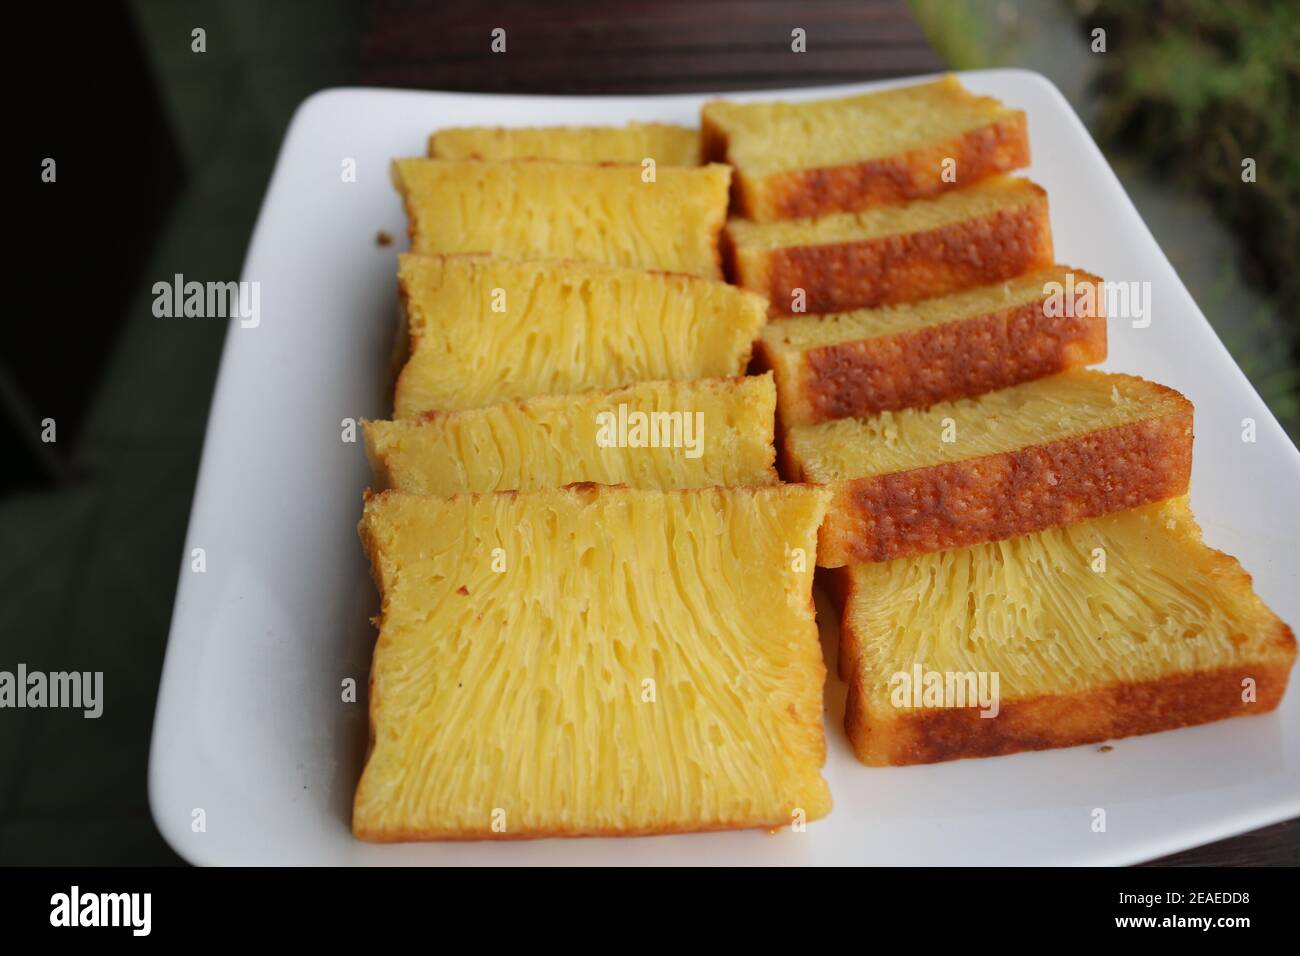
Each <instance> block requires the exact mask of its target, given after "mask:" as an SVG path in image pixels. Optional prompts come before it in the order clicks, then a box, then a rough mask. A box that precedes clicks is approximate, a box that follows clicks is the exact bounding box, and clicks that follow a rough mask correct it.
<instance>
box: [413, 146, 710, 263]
mask: <svg viewBox="0 0 1300 956" xmlns="http://www.w3.org/2000/svg"><path fill="white" fill-rule="evenodd" d="M393 181H394V184H395V185H396V186H397V188H398V191H399V192H401V194H402V196H403V198H404V199H405V201H406V211H407V219H408V221H409V224H410V236H411V251H412V252H414V253H418V254H436V253H457V252H479V253H492V254H495V255H500V256H506V257H511V258H517V259H585V260H588V261H591V262H600V263H605V264H607V265H615V266H626V267H629V268H634V269H658V270H665V271H668V272H684V273H688V274H691V275H700V276H705V277H707V278H710V279H721V278H722V267H721V263H720V259H719V254H718V234H719V232H720V231H721V229H722V226H723V223H724V221H725V219H726V215H727V193H728V187H729V184H730V181H731V168H730V167H729V166H722V165H718V164H710V165H708V166H698V167H681V166H662V167H657V168H656V170H655V175H654V178H653V180H652V181H646V178H645V170H644V169H643V167H642V166H641V164H640V163H635V164H632V163H627V164H620V163H608V164H607V163H600V164H596V163H569V162H554V161H549V160H452V159H399V160H396V161H395V162H394V163H393Z"/></svg>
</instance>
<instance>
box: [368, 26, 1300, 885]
mask: <svg viewBox="0 0 1300 956" xmlns="http://www.w3.org/2000/svg"><path fill="white" fill-rule="evenodd" d="M498 27H500V28H502V29H504V30H505V31H506V32H505V43H506V52H505V53H504V54H502V53H493V52H492V50H491V43H492V31H493V30H494V29H495V28H498ZM795 28H801V29H803V30H804V33H805V36H806V38H807V52H805V53H795V52H793V51H792V50H791V31H792V30H794V29H795ZM942 69H944V63H943V61H942V60H940V59H939V57H938V55H936V54H935V52H934V50H933V49H932V48H931V47H930V45H929V43H928V42H927V41H926V38H925V34H924V33H923V32H922V31H921V28H920V27H919V26H918V25H917V22H916V20H915V19H914V18H913V16H912V14H911V12H910V11H909V10H908V7H907V4H906V3H905V2H903V0H799V2H791V0H721V2H701V0H653V2H642V3H630V2H626V0H605V2H573V3H563V2H553V3H552V2H544V0H531V2H529V0H504V2H496V3H490V4H489V3H483V2H476V0H373V2H372V3H371V4H370V20H369V28H368V32H367V35H366V39H365V47H364V53H363V57H362V65H361V78H362V81H363V82H364V83H367V84H369V85H372V86H389V87H404V88H409V89H430V90H464V91H474V92H481V93H555V94H564V93H569V94H595V93H602V94H619V93H622V94H637V93H641V94H649V93H687V92H695V91H710V90H740V89H761V88H764V87H767V88H779V87H790V86H819V85H824V84H832V83H850V82H854V81H862V80H873V79H882V78H886V77H893V76H909V75H914V74H918V73H933V72H936V71H939V70H942ZM1298 863H1300V820H1291V821H1288V822H1286V823H1281V824H1278V825H1277V826H1272V827H1266V828H1264V829H1262V830H1256V831H1254V832H1253V833H1248V834H1245V835H1243V836H1240V837H1236V838H1234V839H1231V840H1223V841H1220V842H1218V843H1212V844H1210V845H1208V846H1204V847H1199V848H1197V849H1194V850H1188V851H1186V852H1184V853H1178V854H1175V855H1173V856H1169V857H1165V858H1163V859H1160V860H1155V861H1152V863H1151V864H1148V865H1172V866H1215V865H1231V866H1244V865H1259V864H1292V865H1295V864H1298Z"/></svg>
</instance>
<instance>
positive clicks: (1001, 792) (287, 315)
mask: <svg viewBox="0 0 1300 956" xmlns="http://www.w3.org/2000/svg"><path fill="white" fill-rule="evenodd" d="M962 79H963V81H964V82H966V83H967V84H968V85H969V86H970V88H971V89H973V90H975V91H977V92H980V93H987V94H991V95H993V96H997V97H999V98H1001V99H1002V100H1003V101H1004V102H1005V103H1007V104H1009V105H1011V106H1015V107H1019V108H1022V109H1024V110H1026V111H1027V112H1028V115H1029V131H1030V136H1031V139H1032V151H1033V156H1034V159H1035V162H1034V165H1033V167H1032V168H1031V169H1029V170H1028V175H1029V176H1031V177H1032V178H1033V179H1035V180H1036V181H1037V182H1039V183H1041V184H1042V185H1043V186H1044V187H1046V189H1047V191H1048V194H1049V196H1050V203H1051V216H1052V226H1053V232H1054V234H1055V237H1056V247H1057V257H1058V259H1059V261H1061V262H1065V263H1069V264H1070V265H1074V266H1077V267H1079V268H1083V269H1088V270H1090V271H1093V272H1095V273H1098V274H1100V275H1102V276H1104V277H1106V278H1107V279H1109V280H1126V281H1128V280H1136V281H1147V282H1150V283H1151V297H1152V302H1153V309H1152V321H1151V324H1150V326H1149V327H1148V328H1142V329H1138V328H1133V327H1132V324H1131V323H1130V322H1128V321H1123V320H1113V321H1112V322H1111V324H1110V355H1111V358H1110V360H1109V361H1108V362H1107V363H1106V365H1105V366H1104V367H1106V368H1110V369H1115V370H1120V371H1125V372H1133V373H1137V374H1140V375H1143V376H1145V377H1147V378H1151V379H1154V380H1155V381H1158V382H1163V383H1165V384H1167V385H1171V386H1173V387H1174V388H1177V389H1179V390H1180V391H1182V392H1183V393H1184V394H1186V395H1187V396H1188V397H1189V398H1190V399H1191V400H1192V401H1193V402H1194V403H1195V405H1196V446H1195V455H1194V459H1195V466H1194V476H1193V482H1192V487H1193V493H1192V503H1193V506H1194V508H1195V511H1196V514H1197V516H1198V517H1199V519H1200V521H1201V524H1202V526H1203V527H1204V529H1205V532H1206V536H1207V539H1208V541H1209V542H1210V543H1211V544H1212V545H1214V546H1216V547H1218V548H1221V549H1223V550H1225V551H1228V552H1229V553H1231V554H1234V555H1237V556H1238V557H1239V558H1240V559H1241V561H1242V563H1243V564H1244V565H1245V567H1246V568H1247V570H1248V571H1250V572H1251V573H1252V574H1253V575H1254V577H1255V583H1256V586H1257V588H1258V590H1259V593H1260V594H1261V595H1262V596H1263V598H1264V600H1265V601H1267V602H1268V603H1269V605H1270V606H1271V607H1272V608H1273V609H1274V610H1275V611H1277V613H1278V614H1280V615H1281V616H1282V618H1283V619H1284V620H1286V621H1288V622H1289V623H1291V624H1292V625H1293V626H1295V625H1297V624H1300V588H1297V587H1296V584H1297V575H1296V559H1297V542H1300V453H1297V451H1296V448H1295V447H1294V446H1293V445H1292V444H1291V442H1290V441H1289V440H1288V438H1287V437H1286V435H1285V433H1284V432H1283V431H1282V429H1281V428H1280V427H1279V426H1278V424H1277V422H1276V420H1275V419H1274V418H1273V416H1272V415H1271V414H1270V413H1269V412H1268V410H1267V409H1266V408H1265V406H1264V404H1263V402H1262V401H1261V400H1260V398H1259V397H1258V396H1257V395H1256V393H1255V391H1254V389H1252V388H1251V386H1250V384H1249V383H1248V382H1247V380H1246V378H1245V376H1244V375H1243V374H1242V373H1241V371H1240V370H1239V369H1238V368H1237V366H1236V365H1235V364H1234V363H1233V361H1232V359H1231V358H1230V357H1229V355H1228V352H1227V351H1226V350H1225V349H1224V347H1223V345H1222V344H1221V343H1220V342H1219V340H1218V339H1217V338H1216V337H1215V335H1214V333H1213V331H1211V328H1210V325H1209V323H1208V322H1207V321H1206V319H1205V317H1204V316H1203V315H1202V314H1201V312H1200V311H1199V310H1198V309H1197V307H1196V304H1195V303H1194V302H1193V301H1192V298H1191V296H1190V295H1188V293H1187V290H1186V289H1185V288H1184V287H1183V285H1182V283H1181V282H1180V281H1179V279H1178V276H1177V275H1176V274H1175V273H1174V270H1173V269H1172V268H1171V267H1170V265H1169V262H1168V261H1167V260H1166V259H1165V256H1164V255H1163V254H1162V253H1161V251H1160V248H1159V247H1158V246H1157V245H1156V242H1155V240H1154V239H1153V238H1152V236H1151V234H1150V232H1148V231H1147V228H1146V226H1145V225H1144V224H1143V222H1142V220H1141V218H1140V217H1139V216H1138V213H1137V211H1136V210H1135V209H1134V208H1133V205H1132V203H1131V202H1130V201H1129V199H1128V197H1127V196H1126V195H1125V193H1124V190H1123V189H1122V188H1121V186H1120V184H1119V181H1118V180H1117V179H1116V178H1115V175H1114V173H1113V172H1112V171H1111V169H1110V167H1109V166H1108V165H1107V164H1106V161H1105V160H1104V159H1103V157H1102V155H1101V153H1100V151H1099V150H1098V149H1097V147H1096V146H1095V145H1094V144H1093V142H1092V140H1091V138H1090V137H1089V135H1088V133H1087V131H1086V130H1085V129H1084V127H1083V125H1082V124H1081V123H1080V121H1079V120H1078V118H1077V117H1076V116H1075V114H1074V112H1073V111H1072V110H1071V108H1070V106H1069V105H1068V104H1067V102H1066V101H1065V99H1064V98H1063V97H1062V96H1061V94H1060V93H1059V92H1058V91H1057V90H1056V88H1055V87H1054V86H1052V85H1051V83H1049V82H1048V81H1047V80H1045V79H1044V78H1043V77H1041V76H1039V75H1037V74H1035V73H1029V72H1024V71H1019V70H992V71H985V72H976V73H969V74H965V75H963V77H962ZM899 82H901V81H899ZM888 85H897V83H890V84H883V83H876V84H871V83H868V84H858V85H853V86H845V87H836V88H831V89H801V90H790V91H765V92H762V93H748V94H727V95H728V96H734V97H735V98H736V99H752V98H758V97H770V96H780V97H786V98H790V99H804V98H808V97H817V96H828V95H843V94H848V93H854V92H858V91H861V90H867V89H873V88H877V87H883V86H888ZM706 99H709V97H708V96H706V95H689V96H650V97H528V96H491V95H473V94H452V93H417V92H394V91H385V90H366V89H343V90H329V91H326V92H323V93H318V94H316V95H315V96H313V97H311V98H310V99H308V100H307V101H306V102H305V103H303V105H302V106H301V107H300V108H299V109H298V112H297V114H296V116H295V117H294V119H293V122H292V124H291V125H290V128H289V132H288V134H287V136H286V138H285V142H284V147H283V149H282V150H281V152H280V159H279V162H278V163H277V165H276V169H275V174H274V176H273V177H272V179H271V184H270V188H269V189H268V191H267V195H266V200H265V202H264V204H263V206H262V213H261V216H260V218H259V219H258V223H257V228H256V230H255V231H254V233H253V239H252V244H251V246H250V249H249V253H248V260H247V262H246V264H245V267H244V273H243V278H244V279H245V280H251V281H256V282H259V283H260V284H261V323H260V325H259V326H258V327H256V328H241V327H240V324H239V323H238V322H237V321H232V323H231V327H230V330H229V335H228V338H227V339H226V344H225V355H224V357H223V359H222V364H221V373H220V376H219V378H218V381H217V387H216V394H215V396H214V398H213V405H212V415H211V419H210V421H209V424H208V434H207V443H206V446H205V448H204V452H203V462H202V468H201V470H200V474H199V480H198V486H197V491H196V494H195V498H194V508H193V514H192V516H191V519H190V528H189V535H188V538H187V539H186V543H185V560H184V562H183V565H182V570H181V576H180V586H179V590H178V592H177V595H176V607H175V613H174V617H173V620H172V630H171V637H170V640H169V642H168V647H167V657H166V662H165V666H164V670H163V680H162V687H161V690H160V693H159V697H158V710H157V716H156V719H155V724H154V736H153V751H152V754H151V759H150V767H149V798H150V805H151V807H152V809H153V815H154V819H155V821H156V822H157V824H158V827H159V829H160V830H161V831H162V833H163V835H164V836H165V837H166V838H167V840H168V842H169V843H170V844H171V845H172V846H173V847H174V848H175V849H176V851H177V852H178V853H180V854H181V855H182V856H184V857H185V858H186V859H188V860H191V861H193V862H195V863H213V864H219V863H230V864H235V863H239V864H347V863H366V864H374V863H378V864H384V863H395V864H423V863H448V864H489V865H503V864H529V863H546V864H569V863H575V864H577V863H581V864H695V863H699V864H861V863H880V864H924V865H933V864H945V863H952V864H961V863H974V864H990V863H991V864H1002V863H1006V864H1035V863H1045V864H1057V863H1090V864H1120V863H1131V862H1135V861H1139V860H1143V859H1147V858H1151V857H1155V856H1159V855H1161V854H1165V853H1170V852H1173V851H1176V850H1180V849H1183V848H1186V847H1190V846H1193V845H1196V844H1200V843H1205V842H1208V841H1211V840H1215V839H1219V838H1222V837H1226V836H1229V835H1232V834H1235V833H1238V832H1241V831H1244V830H1248V829H1251V828H1254V827H1259V826H1263V825H1265V824H1268V823H1272V822H1275V821H1278V820H1282V819H1284V818H1287V817H1290V816H1295V815H1297V814H1300V726H1298V725H1300V720H1298V719H1297V718H1298V717H1300V688H1292V689H1291V692H1290V693H1289V694H1288V695H1287V697H1286V699H1285V701H1284V702H1283V704H1282V706H1281V707H1280V708H1279V709H1278V711H1276V712H1275V713H1273V714H1269V715H1266V716H1262V717H1253V718H1245V719H1236V720H1229V721H1225V722H1222V723H1218V724H1212V725H1209V726H1205V727H1196V728H1188V729H1184V730H1177V731H1172V732H1168V733H1162V734H1155V735H1152V736H1148V737H1139V738H1131V739H1127V740H1122V741H1118V742H1116V743H1115V746H1114V750H1113V751H1111V752H1108V753H1103V752H1100V751H1099V749H1098V748H1097V747H1095V746H1086V747H1076V748H1073V749H1069V750H1058V751H1047V752H1042V753H1029V754H1018V755H1015V756H1010V757H999V758H993V759H985V760H963V761H958V762H954V763H948V764H939V765H935V766H925V767H909V768H890V769H868V768H866V767H863V766H861V765H860V764H858V763H857V761H856V760H855V759H854V758H853V755H852V752H851V751H850V749H849V746H848V743H847V740H846V738H845V736H844V732H843V729H842V725H841V717H842V713H843V698H844V689H843V685H842V684H840V682H839V681H838V680H837V679H836V678H835V677H834V676H833V671H832V675H831V676H830V677H829V678H828V686H827V708H828V712H827V719H826V733H827V739H828V751H829V753H828V758H827V762H826V777H827V779H828V780H829V782H830V786H831V791H832V794H833V796H834V801H835V809H834V811H833V812H832V813H831V815H830V816H829V817H828V818H826V819H825V820H822V821H818V822H815V823H812V824H811V825H809V827H808V828H807V831H806V832H804V833H790V832H782V833H779V834H776V835H769V834H766V833H760V832H737V833H716V834H702V835H682V836H666V837H648V838H638V839H626V840H609V839H599V840H594V839H578V840H554V839H553V840H542V841H533V842H517V843H507V844H492V843H467V844H437V843H432V844H411V845H398V846H374V845H368V844H365V843H360V842H358V841H356V840H354V839H353V838H352V836H351V834H350V832H349V828H348V827H349V807H350V800H351V795H352V790H353V787H354V786H355V784H356V780H357V777H358V774H359V772H360V765H361V758H362V753H363V748H364V744H365V738H366V712H365V707H366V704H365V700H364V688H365V684H366V680H367V674H368V670H369V658H370V650H371V648H372V646H373V642H374V631H373V629H372V627H371V625H370V624H369V622H368V618H369V616H370V615H371V614H373V613H375V611H376V604H377V598H376V594H375V591H374V587H373V585H372V584H371V582H370V579H369V576H368V573H367V569H366V565H365V561H364V559H363V557H362V554H361V548H360V546H359V543H358V541H357V536H356V532H355V523H356V521H357V518H358V516H359V513H360V510H361V492H362V489H363V488H365V486H366V484H367V480H368V477H369V471H368V467H367V464H366V460H365V454H364V452H363V450H362V446H361V445H359V444H347V443H345V442H343V441H342V440H341V437H340V436H341V433H342V427H341V422H342V420H343V419H346V418H354V419H355V418H360V417H362V416H369V417H384V416H385V415H386V414H387V412H388V410H389V409H388V397H389V396H388V395H387V369H388V358H389V353H388V349H389V345H390V342H391V337H392V333H393V324H394V319H393V316H394V311H395V300H396V282H395V278H394V276H395V271H396V261H395V260H396V253H397V251H398V249H399V248H401V247H402V246H403V245H404V243H402V242H401V241H399V242H398V243H397V244H395V245H394V246H389V247H380V246H379V245H377V243H376V232H377V231H378V230H385V231H387V232H389V233H391V234H392V235H394V236H397V237H401V236H404V235H405V231H406V223H405V218H404V216H403V213H402V209H401V204H400V203H399V201H398V197H397V195H396V193H395V192H394V191H393V188H392V186H391V185H390V184H389V179H388V163H389V160H390V159H391V158H393V157H395V156H411V155H421V154H422V153H423V152H424V148H425V138H426V136H427V135H428V133H429V132H430V131H431V130H433V129H435V128H437V127H440V126H448V125H456V124H501V125H529V124H543V123H624V122H627V121H628V120H664V121H670V122H678V123H685V124H691V125H694V124H695V123H696V122H697V116H698V110H699V108H700V105H701V103H703V102H704V101H705V100H706ZM349 160H352V161H355V169H356V177H355V182H347V181H345V177H344V175H343V173H344V170H345V167H346V165H347V163H348V161H349ZM1246 418H1252V419H1254V420H1255V422H1256V423H1257V441H1256V442H1254V443H1246V442H1243V441H1242V420H1243V419H1246ZM194 548H203V549H204V554H205V558H206V571H205V572H203V573H194V572H192V571H191V570H190V565H191V562H190V554H191V550H192V549H194ZM826 639H827V640H828V641H829V640H830V639H831V636H830V635H826ZM832 660H833V658H832ZM346 678H353V679H354V680H355V681H356V682H357V685H358V686H359V688H361V695H360V697H361V699H360V700H358V701H357V702H356V703H344V702H343V701H342V699H341V697H342V694H341V690H340V688H341V685H342V682H343V681H344V680H345V679H346ZM1094 808H1102V809H1104V810H1105V811H1106V823H1107V826H1106V831H1105V832H1104V833H1096V832H1093V829H1092V822H1093V814H1092V811H1093V809H1094ZM200 810H201V811H202V814H201V815H200V814H199V813H198V812H197V811H200ZM199 820H201V821H202V823H203V825H204V826H203V828H202V829H199V827H198V824H197V822H196V821H199Z"/></svg>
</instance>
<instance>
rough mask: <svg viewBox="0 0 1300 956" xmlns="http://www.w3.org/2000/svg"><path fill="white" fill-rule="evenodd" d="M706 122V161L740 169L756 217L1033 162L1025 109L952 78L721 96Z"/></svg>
mask: <svg viewBox="0 0 1300 956" xmlns="http://www.w3.org/2000/svg"><path fill="white" fill-rule="evenodd" d="M701 120H702V125H703V130H704V148H705V152H706V155H707V158H709V159H714V160H718V161H720V162H728V163H730V164H732V165H733V166H735V167H736V183H735V192H736V199H737V205H738V211H739V212H740V214H741V215H744V216H745V217H747V218H749V219H753V220H756V221H771V220H775V219H788V218H792V217H807V216H816V215H822V214H824V213H827V212H832V211H835V210H856V209H864V208H867V207H868V206H874V205H879V204H882V203H891V202H902V201H905V200H908V199H915V198H917V197H921V196H927V195H931V194H934V193H938V192H943V191H945V190H949V189H954V188H960V187H962V186H966V185H970V184H972V183H974V182H977V181H979V180H980V179H983V178H985V177H988V176H990V175H994V174H997V173H1002V172H1006V171H1009V170H1012V169H1016V168H1019V167H1021V166H1025V165H1027V164H1028V162H1029V139H1028V130H1027V125H1026V121H1025V114H1024V113H1023V112H1022V111H1020V110H1011V109H1007V108H1006V107H1004V106H1002V104H1000V103H999V102H998V101H997V100H996V99H993V98H991V97H985V96H976V95H974V94H972V93H970V92H969V91H968V90H966V89H965V88H964V87H963V86H962V85H961V83H960V81H959V80H957V78H956V77H953V76H948V77H944V78H943V79H940V80H936V81H934V82H932V83H918V84H912V85H909V86H904V87H900V88H898V89H894V90H886V91H883V92H878V93H865V94H860V95H857V96H849V97H841V98H837V99H824V100H813V101H803V102H783V101H764V102H753V103H734V102H730V101H727V100H719V101H714V102H710V103H706V104H705V106H704V109H703V111H702V113H701ZM945 161H947V162H948V165H947V166H946V165H945ZM946 170H950V172H949V175H948V176H947V178H945V175H944V174H945V171H946Z"/></svg>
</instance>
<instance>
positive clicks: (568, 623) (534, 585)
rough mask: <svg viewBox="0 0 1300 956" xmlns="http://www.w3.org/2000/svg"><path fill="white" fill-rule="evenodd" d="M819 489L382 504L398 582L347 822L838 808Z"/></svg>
mask: <svg viewBox="0 0 1300 956" xmlns="http://www.w3.org/2000/svg"><path fill="white" fill-rule="evenodd" d="M825 506H826V501H825V493H824V492H822V491H821V490H819V489H813V488H806V487H797V486H791V485H776V486H772V487H768V488H726V489H723V488H710V489H703V490H694V491H669V492H662V491H646V490H637V489H629V488H611V487H608V486H598V485H576V486H572V487H569V488H563V489H547V490H542V491H528V492H494V493H491V494H465V495H458V496H455V497H453V498H435V497H424V496H415V495H404V494H401V493H398V492H391V491H390V492H385V493H383V494H381V495H377V496H372V497H369V498H368V499H367V502H366V507H365V513H364V516H363V518H362V520H361V524H360V533H361V538H362V541H363V543H364V544H365V548H366V552H367V553H368V555H369V557H370V561H371V567H372V570H373V573H374V577H375V580H376V582H377V584H378V586H379V590H380V593H381V595H382V611H381V613H380V617H379V621H378V623H379V640H378V643H377V644H376V646H375V653H374V661H373V664H372V669H371V675H370V718H371V741H372V743H371V749H370V753H369V755H368V757H367V760H366V766H365V770H364V772H363V773H362V776H361V781H360V783H359V784H358V786H357V792H356V798H355V802H354V806H353V816H352V828H353V832H354V833H355V834H356V835H357V836H358V837H360V838H362V839H366V840H377V841H395V840H433V839H520V838H530V837H545V836H579V835H587V834H592V835H595V834H600V835H627V834H649V833H668V832H675V831H688V830H720V829H733V828H747V827H763V828H773V827H781V826H788V825H790V824H792V823H794V824H797V825H801V824H802V822H803V821H805V820H813V819H816V818H818V817H822V816H824V815H825V814H826V813H827V812H829V810H830V793H829V791H828V789H827V786H826V783H825V781H824V780H823V779H822V777H821V773H820V768H821V765H822V762H823V760H824V758H825V737H824V733H823V725H822V685H823V682H824V679H825V666H824V664H823V663H822V652H821V646H820V643H819V640H818V635H817V625H816V623H815V621H814V619H813V602H812V571H813V564H812V561H811V560H806V561H805V560H804V558H803V556H804V555H806V556H807V558H809V559H810V558H811V556H812V552H813V549H814V548H815V547H816V533H817V525H818V524H819V523H820V521H821V517H822V514H823V512H824V510H825Z"/></svg>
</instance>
